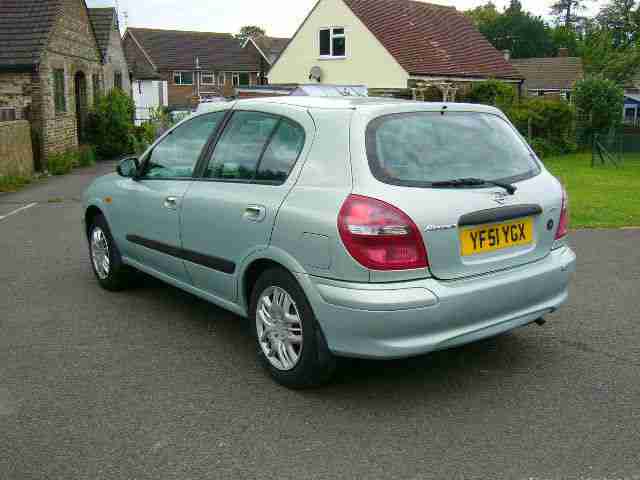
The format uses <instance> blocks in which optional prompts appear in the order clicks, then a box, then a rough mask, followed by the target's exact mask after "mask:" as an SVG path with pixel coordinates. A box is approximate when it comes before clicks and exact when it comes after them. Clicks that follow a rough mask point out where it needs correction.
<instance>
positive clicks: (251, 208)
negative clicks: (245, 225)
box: [242, 205, 267, 222]
mask: <svg viewBox="0 0 640 480" xmlns="http://www.w3.org/2000/svg"><path fill="white" fill-rule="evenodd" d="M266 216H267V209H266V207H263V206H262V205H247V208H245V210H244V215H243V216H242V218H244V219H245V220H247V221H249V222H261V221H263V220H264V219H265V218H266Z"/></svg>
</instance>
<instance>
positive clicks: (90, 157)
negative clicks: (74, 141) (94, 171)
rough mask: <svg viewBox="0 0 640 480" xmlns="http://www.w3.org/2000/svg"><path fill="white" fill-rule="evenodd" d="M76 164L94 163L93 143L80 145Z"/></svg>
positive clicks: (87, 164)
mask: <svg viewBox="0 0 640 480" xmlns="http://www.w3.org/2000/svg"><path fill="white" fill-rule="evenodd" d="M78 153H79V158H78V165H79V166H81V167H90V166H91V165H95V163H96V150H95V147H93V145H81V146H80V148H79V152H78Z"/></svg>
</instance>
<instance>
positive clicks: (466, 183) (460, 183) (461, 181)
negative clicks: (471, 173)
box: [431, 177, 518, 195]
mask: <svg viewBox="0 0 640 480" xmlns="http://www.w3.org/2000/svg"><path fill="white" fill-rule="evenodd" d="M482 185H495V186H496V187H501V188H504V189H505V190H506V191H507V192H508V193H509V195H513V194H514V193H516V190H518V187H516V186H515V185H511V184H510V183H506V182H497V181H495V180H485V179H483V178H473V177H472V178H454V179H452V180H443V181H440V182H431V186H432V187H436V188H441V187H445V188H446V187H454V188H455V187H480V186H482Z"/></svg>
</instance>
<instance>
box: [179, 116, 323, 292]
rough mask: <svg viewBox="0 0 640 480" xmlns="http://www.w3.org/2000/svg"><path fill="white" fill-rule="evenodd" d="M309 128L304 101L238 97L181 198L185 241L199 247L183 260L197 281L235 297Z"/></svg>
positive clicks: (289, 182) (262, 244)
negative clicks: (241, 270)
mask: <svg viewBox="0 0 640 480" xmlns="http://www.w3.org/2000/svg"><path fill="white" fill-rule="evenodd" d="M258 109H259V110H260V111H256V110H258ZM314 133H315V128H314V125H313V122H312V121H311V118H310V117H309V115H308V114H307V112H306V110H304V109H299V110H297V109H294V108H292V107H288V108H287V107H283V106H282V105H275V104H273V105H264V104H262V105H254V104H252V103H243V104H241V105H240V106H238V105H236V107H235V108H234V112H233V115H232V116H231V118H230V119H229V121H228V123H227V126H226V127H225V130H224V132H222V135H221V137H220V139H219V141H218V143H217V145H216V147H215V150H214V152H213V155H212V156H211V158H210V159H209V161H208V163H207V165H206V167H205V168H204V169H203V174H202V178H200V179H198V181H194V182H193V184H192V185H191V187H190V188H189V191H188V192H187V194H186V195H185V198H184V202H183V206H182V243H183V247H184V248H185V249H186V250H188V251H190V252H194V254H197V255H198V256H197V257H194V259H193V260H192V261H186V262H185V265H186V267H187V270H188V272H189V274H190V276H191V279H192V280H193V283H194V285H195V286H196V287H198V288H201V289H202V290H205V291H207V292H209V293H212V294H214V295H216V296H218V297H220V298H223V299H226V300H231V301H233V300H235V299H236V296H237V292H236V275H235V274H236V272H237V271H238V267H239V265H240V264H241V263H242V261H243V260H244V259H245V258H247V256H249V255H250V254H251V253H253V252H255V251H258V250H260V249H264V248H266V247H267V246H268V244H269V241H270V239H271V231H272V229H273V224H274V221H275V218H276V213H277V212H278V209H279V208H280V205H281V204H282V202H283V201H284V198H285V196H286V195H287V193H288V192H289V190H290V189H291V187H292V186H293V184H294V183H295V176H296V175H295V172H296V171H297V170H296V168H295V167H296V162H299V161H298V158H304V157H305V156H306V153H307V152H308V149H309V147H310V145H311V143H312V141H313V137H314ZM292 172H293V173H292Z"/></svg>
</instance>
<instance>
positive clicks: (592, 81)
mask: <svg viewBox="0 0 640 480" xmlns="http://www.w3.org/2000/svg"><path fill="white" fill-rule="evenodd" d="M573 98H574V101H575V104H576V108H577V109H578V112H579V114H580V119H581V122H582V127H583V128H582V129H581V135H580V138H579V141H580V142H581V143H583V144H585V145H591V144H592V141H593V137H594V135H606V134H608V133H609V132H611V131H612V130H614V129H615V128H617V127H618V126H619V125H620V123H621V121H622V109H623V104H624V90H623V89H622V88H620V87H619V86H618V85H616V84H615V82H613V81H611V80H607V79H605V78H601V77H589V78H585V79H584V80H580V81H578V82H577V83H576V87H575V90H574V94H573Z"/></svg>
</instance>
